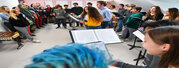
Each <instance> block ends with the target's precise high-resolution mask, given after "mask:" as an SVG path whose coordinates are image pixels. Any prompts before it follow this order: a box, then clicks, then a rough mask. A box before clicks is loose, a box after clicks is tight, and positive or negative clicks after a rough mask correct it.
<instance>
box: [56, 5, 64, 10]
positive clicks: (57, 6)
mask: <svg viewBox="0 0 179 68" xmlns="http://www.w3.org/2000/svg"><path fill="white" fill-rule="evenodd" d="M59 7H60V8H61V9H63V8H62V6H61V5H56V6H55V9H57V8H59Z"/></svg>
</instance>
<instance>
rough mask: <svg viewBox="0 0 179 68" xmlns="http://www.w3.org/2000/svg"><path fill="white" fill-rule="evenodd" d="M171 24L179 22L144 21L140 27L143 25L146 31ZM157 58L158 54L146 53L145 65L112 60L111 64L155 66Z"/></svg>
mask: <svg viewBox="0 0 179 68" xmlns="http://www.w3.org/2000/svg"><path fill="white" fill-rule="evenodd" d="M172 25H179V23H178V22H174V21H168V20H162V21H157V22H151V23H144V24H143V25H142V27H144V29H145V32H147V31H148V30H150V29H152V28H156V27H160V26H172ZM159 59H160V57H159V56H154V55H150V54H148V53H147V55H146V56H145V59H144V63H145V64H146V66H136V65H131V64H127V63H124V62H114V63H113V64H112V65H113V66H116V67H120V68H157V65H158V63H159V61H160V60H159Z"/></svg>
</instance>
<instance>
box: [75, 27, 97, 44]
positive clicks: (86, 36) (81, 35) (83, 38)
mask: <svg viewBox="0 0 179 68" xmlns="http://www.w3.org/2000/svg"><path fill="white" fill-rule="evenodd" d="M72 35H73V39H74V42H75V43H90V42H97V41H98V39H97V38H96V35H95V33H94V31H93V30H74V31H72Z"/></svg>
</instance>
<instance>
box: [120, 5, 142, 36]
mask: <svg viewBox="0 0 179 68" xmlns="http://www.w3.org/2000/svg"><path fill="white" fill-rule="evenodd" d="M141 9H142V8H141V7H134V8H133V9H132V12H133V14H132V15H131V16H130V17H129V18H128V19H127V21H126V22H125V23H124V24H123V25H124V26H125V29H124V31H123V33H122V38H123V39H125V38H127V37H128V36H127V35H129V40H132V39H133V38H134V35H133V32H134V31H135V30H137V28H138V27H139V23H140V21H139V20H137V19H134V18H133V17H136V18H142V16H143V14H142V13H141V12H140V11H141Z"/></svg>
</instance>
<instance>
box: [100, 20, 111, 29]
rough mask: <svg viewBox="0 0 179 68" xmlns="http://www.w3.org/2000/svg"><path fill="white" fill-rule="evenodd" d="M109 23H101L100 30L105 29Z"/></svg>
mask: <svg viewBox="0 0 179 68" xmlns="http://www.w3.org/2000/svg"><path fill="white" fill-rule="evenodd" d="M109 22H111V21H103V22H102V23H101V28H102V29H104V28H106V27H107V26H108V23H109Z"/></svg>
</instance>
